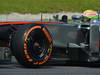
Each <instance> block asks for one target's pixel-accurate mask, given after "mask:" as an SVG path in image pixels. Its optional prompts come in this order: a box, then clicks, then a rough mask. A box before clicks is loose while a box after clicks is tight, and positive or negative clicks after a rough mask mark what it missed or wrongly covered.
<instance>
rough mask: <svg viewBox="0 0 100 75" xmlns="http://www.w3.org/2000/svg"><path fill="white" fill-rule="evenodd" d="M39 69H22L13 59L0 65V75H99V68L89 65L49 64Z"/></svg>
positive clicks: (61, 62)
mask: <svg viewBox="0 0 100 75" xmlns="http://www.w3.org/2000/svg"><path fill="white" fill-rule="evenodd" d="M51 63H52V64H50V65H49V66H43V67H41V68H24V67H22V66H21V65H20V64H18V62H16V60H15V59H14V60H13V62H12V63H10V64H0V75H100V67H96V66H92V67H91V66H89V64H86V63H85V64H79V63H77V64H72V63H71V64H67V63H66V62H64V61H60V62H51Z"/></svg>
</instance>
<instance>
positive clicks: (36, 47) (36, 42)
mask: <svg viewBox="0 0 100 75" xmlns="http://www.w3.org/2000/svg"><path fill="white" fill-rule="evenodd" d="M11 50H12V53H13V55H14V56H15V57H16V59H17V60H18V62H19V63H20V64H22V65H23V66H25V67H37V66H40V65H43V64H45V63H47V62H48V60H49V59H50V57H51V54H52V38H51V36H50V34H49V32H48V30H47V29H46V28H45V27H43V26H40V25H34V26H33V25H25V26H22V27H20V28H19V29H18V30H17V31H16V33H15V34H14V35H13V37H12V40H11Z"/></svg>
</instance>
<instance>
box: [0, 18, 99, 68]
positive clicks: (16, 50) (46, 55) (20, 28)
mask: <svg viewBox="0 0 100 75" xmlns="http://www.w3.org/2000/svg"><path fill="white" fill-rule="evenodd" d="M73 18H74V19H75V17H73ZM99 36H100V22H95V23H74V22H73V23H72V24H65V23H62V22H3V23H0V40H1V41H0V46H1V50H0V52H1V53H0V56H1V55H4V58H6V59H5V60H8V61H9V60H10V58H11V54H12V55H14V56H15V57H16V59H17V60H18V62H19V63H20V64H21V65H23V66H25V67H38V66H42V65H45V64H46V63H48V62H49V60H50V58H51V59H52V58H56V59H57V56H61V57H60V58H61V59H63V56H64V55H65V56H66V57H65V59H66V60H67V61H72V62H73V61H78V62H99V63H100V61H99V60H100V49H99V48H100V45H99V44H100V37H99ZM2 47H6V49H2ZM7 48H9V49H7Z"/></svg>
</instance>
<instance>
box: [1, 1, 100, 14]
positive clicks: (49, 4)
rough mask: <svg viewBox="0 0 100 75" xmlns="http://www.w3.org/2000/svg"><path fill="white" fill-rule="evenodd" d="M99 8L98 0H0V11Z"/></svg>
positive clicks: (53, 10) (21, 11)
mask: <svg viewBox="0 0 100 75" xmlns="http://www.w3.org/2000/svg"><path fill="white" fill-rule="evenodd" d="M86 9H94V10H99V9H100V0H0V13H11V12H19V13H40V12H41V13H53V12H60V11H65V12H82V11H84V10H86Z"/></svg>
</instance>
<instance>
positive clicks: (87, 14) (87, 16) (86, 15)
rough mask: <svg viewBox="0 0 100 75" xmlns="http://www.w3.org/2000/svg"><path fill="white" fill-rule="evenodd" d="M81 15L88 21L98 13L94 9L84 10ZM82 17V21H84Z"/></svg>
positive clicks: (95, 17) (96, 16) (96, 17)
mask: <svg viewBox="0 0 100 75" xmlns="http://www.w3.org/2000/svg"><path fill="white" fill-rule="evenodd" d="M83 17H84V19H86V21H90V20H91V19H98V18H99V16H98V13H97V12H96V11H94V10H85V11H84V12H83ZM84 19H83V21H84Z"/></svg>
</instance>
